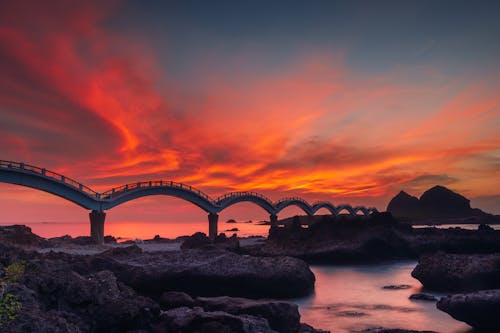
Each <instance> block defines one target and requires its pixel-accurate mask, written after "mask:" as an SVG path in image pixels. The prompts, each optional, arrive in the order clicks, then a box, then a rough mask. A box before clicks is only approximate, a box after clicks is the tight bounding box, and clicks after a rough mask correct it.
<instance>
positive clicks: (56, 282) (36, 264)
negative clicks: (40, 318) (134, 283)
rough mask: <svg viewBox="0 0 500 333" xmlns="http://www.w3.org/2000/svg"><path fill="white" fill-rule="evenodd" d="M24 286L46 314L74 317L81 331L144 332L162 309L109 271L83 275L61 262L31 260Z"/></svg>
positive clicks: (27, 267) (28, 264)
mask: <svg viewBox="0 0 500 333" xmlns="http://www.w3.org/2000/svg"><path fill="white" fill-rule="evenodd" d="M23 283H24V284H25V285H26V287H28V288H29V289H31V290H33V291H34V292H35V293H36V298H37V301H38V302H39V304H41V307H42V308H43V309H44V310H45V311H57V312H64V313H71V314H73V315H75V316H77V318H80V320H79V321H78V323H77V325H78V326H79V327H80V329H81V330H82V331H96V332H123V331H125V330H126V329H130V328H144V327H147V326H148V325H149V322H150V321H151V320H153V319H154V318H155V317H158V316H159V306H158V305H157V304H156V303H154V302H153V301H152V300H150V299H148V298H145V297H143V296H138V295H137V294H136V293H135V292H134V291H133V290H132V289H131V288H130V287H127V286H125V285H124V284H123V283H120V282H117V280H116V277H115V276H114V274H113V273H111V272H110V271H99V272H96V273H93V274H86V275H80V274H78V273H76V272H74V271H73V270H72V269H71V267H70V266H69V265H68V264H67V263H65V262H63V261H60V260H31V261H29V262H28V263H27V265H26V272H25V275H24V277H23Z"/></svg>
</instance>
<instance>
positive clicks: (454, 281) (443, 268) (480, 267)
mask: <svg viewBox="0 0 500 333" xmlns="http://www.w3.org/2000/svg"><path fill="white" fill-rule="evenodd" d="M411 275H412V276H413V277H414V278H416V279H417V280H419V281H420V282H421V283H422V284H423V285H424V286H425V287H426V288H429V289H433V290H441V291H470V290H481V289H492V288H500V253H495V254H475V255H460V254H448V253H443V252H439V253H435V254H430V255H423V256H421V257H420V259H419V262H418V265H417V266H416V267H415V269H414V270H413V271H412V273H411Z"/></svg>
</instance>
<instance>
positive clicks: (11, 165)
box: [0, 160, 100, 199]
mask: <svg viewBox="0 0 500 333" xmlns="http://www.w3.org/2000/svg"><path fill="white" fill-rule="evenodd" d="M0 167H1V168H6V169H15V170H22V171H29V172H32V173H36V174H38V175H40V176H43V177H47V178H51V179H53V180H57V181H59V182H61V183H64V184H66V185H69V186H71V187H74V188H75V189H77V190H79V191H81V192H83V193H85V194H87V195H88V196H91V197H93V198H96V199H99V198H100V194H99V193H98V192H96V191H94V190H92V189H91V188H89V187H87V186H85V185H83V184H82V183H79V182H77V181H76V180H74V179H71V178H68V177H66V176H63V175H61V174H59V173H57V172H54V171H50V170H47V169H45V168H40V167H37V166H34V165H30V164H25V163H19V162H13V161H4V160H0Z"/></svg>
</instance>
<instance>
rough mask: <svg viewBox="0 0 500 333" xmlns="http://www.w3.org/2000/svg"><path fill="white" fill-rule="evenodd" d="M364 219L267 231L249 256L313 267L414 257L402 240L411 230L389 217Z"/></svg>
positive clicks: (325, 219) (325, 218)
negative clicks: (283, 257) (290, 258)
mask: <svg viewBox="0 0 500 333" xmlns="http://www.w3.org/2000/svg"><path fill="white" fill-rule="evenodd" d="M378 215H380V214H372V216H370V217H369V218H366V217H344V216H341V217H337V218H335V217H328V216H318V217H313V218H312V220H313V222H312V223H311V224H310V225H309V227H308V228H302V227H301V226H300V225H296V224H294V223H291V224H290V225H289V226H287V227H280V228H276V227H275V228H271V230H270V232H269V238H268V240H267V241H266V242H265V244H264V245H263V246H261V247H259V248H255V249H251V250H252V252H250V253H251V254H256V255H263V256H278V255H288V256H293V257H298V258H301V259H304V260H307V261H308V262H315V263H346V262H373V261H377V260H381V259H397V258H403V257H414V256H415V254H414V253H413V252H412V250H411V249H410V248H409V245H408V243H407V242H406V241H405V239H404V238H403V236H404V233H405V232H408V230H407V229H408V228H409V229H410V231H411V227H409V226H406V225H401V224H397V223H396V222H395V221H394V220H393V219H392V217H391V216H390V214H384V216H385V219H384V220H383V221H381V220H379V217H378Z"/></svg>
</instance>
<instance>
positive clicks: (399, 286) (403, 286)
mask: <svg viewBox="0 0 500 333" xmlns="http://www.w3.org/2000/svg"><path fill="white" fill-rule="evenodd" d="M410 288H411V286H410V285H409V284H391V285H388V286H383V287H382V289H390V290H401V289H410Z"/></svg>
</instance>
